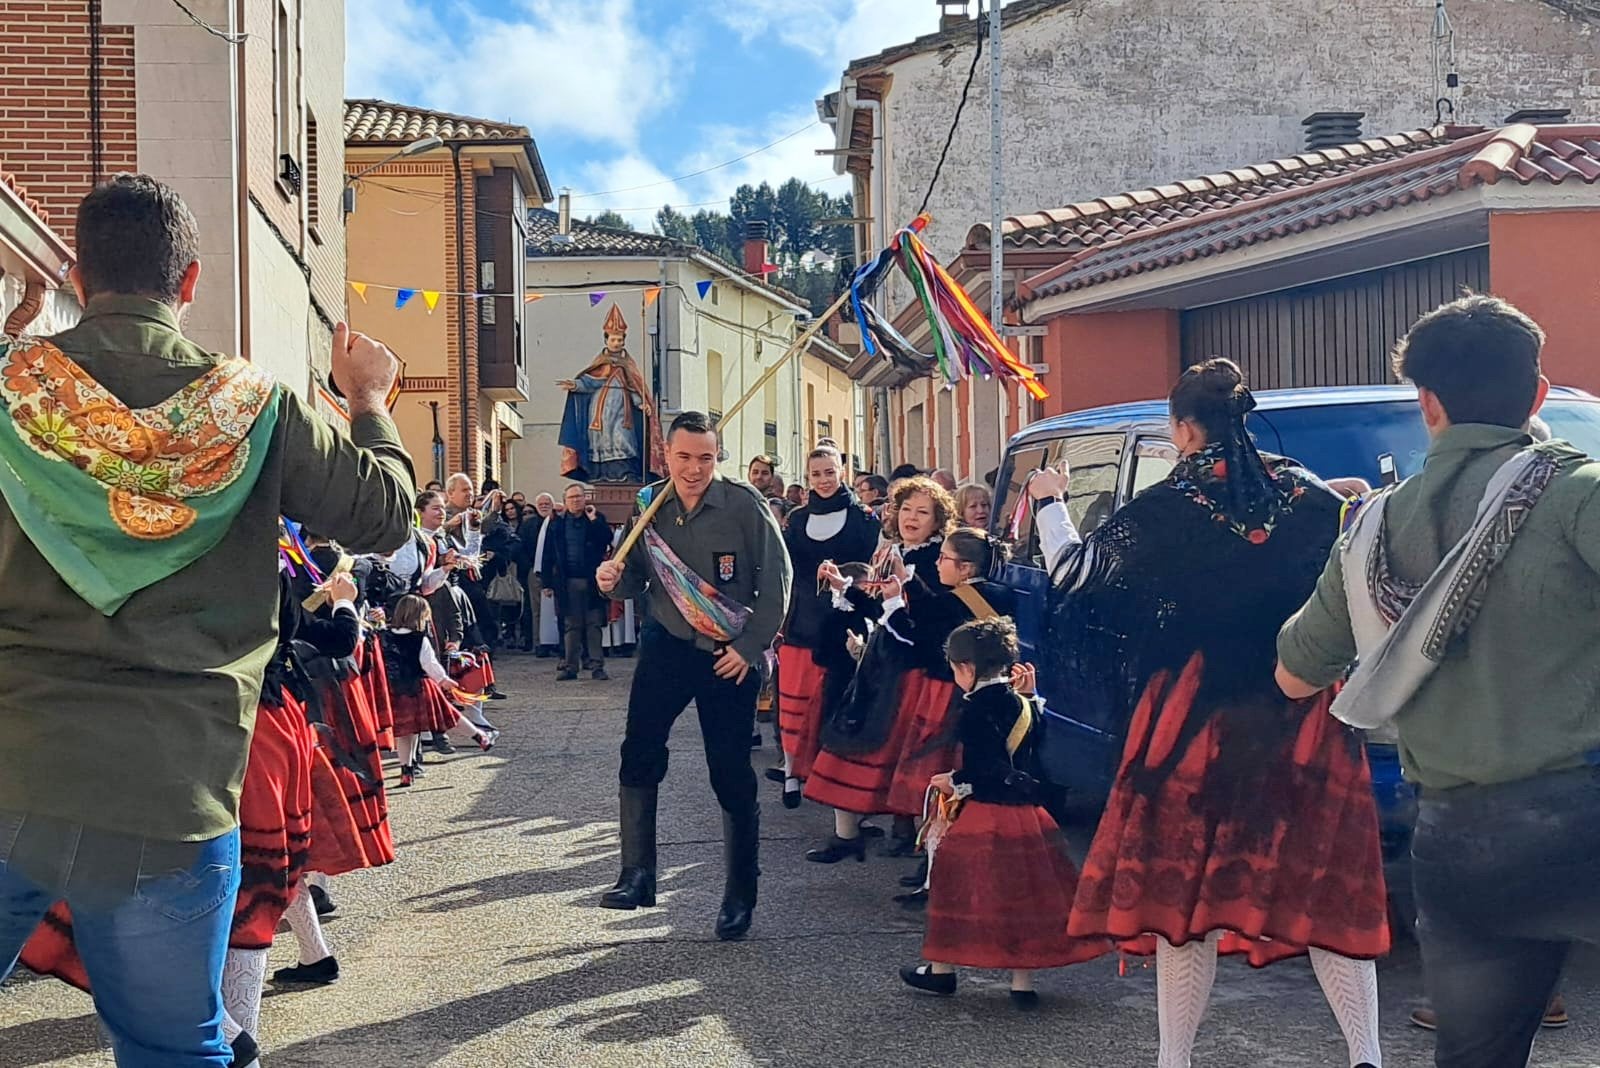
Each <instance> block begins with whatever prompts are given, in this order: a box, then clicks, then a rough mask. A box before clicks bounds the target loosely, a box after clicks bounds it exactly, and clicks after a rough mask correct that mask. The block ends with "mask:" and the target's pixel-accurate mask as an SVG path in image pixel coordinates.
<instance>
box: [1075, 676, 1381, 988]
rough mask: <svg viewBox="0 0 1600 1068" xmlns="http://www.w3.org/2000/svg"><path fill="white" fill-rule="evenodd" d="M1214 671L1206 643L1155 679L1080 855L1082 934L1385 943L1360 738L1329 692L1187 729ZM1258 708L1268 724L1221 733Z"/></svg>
mask: <svg viewBox="0 0 1600 1068" xmlns="http://www.w3.org/2000/svg"><path fill="white" fill-rule="evenodd" d="M1203 672H1204V662H1203V660H1202V658H1201V657H1200V656H1199V655H1198V654H1197V655H1196V656H1195V657H1194V658H1193V659H1192V660H1191V661H1190V663H1189V664H1188V665H1187V666H1186V667H1185V668H1184V670H1183V671H1182V672H1181V673H1179V674H1177V675H1176V676H1174V675H1173V674H1171V673H1162V674H1160V675H1157V676H1156V677H1155V678H1153V679H1152V680H1151V681H1150V684H1149V685H1148V687H1147V688H1146V690H1145V693H1144V696H1143V698H1142V700H1141V701H1140V702H1139V705H1138V707H1137V709H1136V710H1135V712H1134V715H1133V719H1132V721H1131V723H1130V724H1129V728H1128V739H1127V743H1126V746H1125V748H1124V751H1123V757H1122V766H1121V769H1120V771H1119V772H1118V775H1117V780H1116V783H1115V784H1114V785H1113V787H1112V790H1111V797H1110V800H1108V801H1107V802H1106V807H1105V813H1104V814H1103V815H1102V816H1101V818H1100V825H1099V827H1098V829H1097V830H1096V832H1095V837H1094V843H1093V845H1091V846H1090V849H1089V855H1088V857H1086V858H1085V860H1084V865H1083V875H1082V877H1081V878H1080V880H1079V883H1078V892H1077V896H1076V898H1075V900H1074V903H1073V910H1072V918H1071V923H1070V927H1069V930H1070V932H1071V933H1072V934H1075V935H1083V936H1095V935H1103V936H1109V937H1111V938H1114V939H1117V940H1119V941H1122V942H1124V945H1123V949H1124V950H1125V951H1127V952H1134V953H1154V952H1155V945H1156V943H1155V937H1154V936H1157V935H1159V936H1160V937H1162V938H1164V939H1166V940H1167V941H1168V942H1171V943H1172V944H1174V945H1182V944H1183V943H1185V942H1189V941H1191V940H1195V939H1201V938H1204V937H1206V936H1207V935H1208V934H1209V933H1211V932H1213V931H1221V932H1224V937H1223V939H1222V942H1221V947H1220V948H1221V951H1222V952H1224V953H1228V952H1233V953H1242V954H1245V955H1247V956H1248V958H1249V961H1250V963H1251V964H1252V965H1255V966H1257V967H1260V966H1262V965H1266V964H1270V963H1272V962H1273V961H1277V960H1281V959H1283V958H1285V957H1291V956H1296V955H1298V954H1302V953H1304V952H1305V951H1306V950H1307V949H1308V948H1309V947H1313V946H1315V947H1318V948H1320V949H1325V950H1328V951H1329V952H1332V953H1337V954H1339V955H1340V956H1345V957H1354V958H1357V959H1371V958H1375V957H1380V956H1383V955H1384V954H1385V953H1387V952H1388V950H1389V924H1388V906H1387V897H1386V893H1385V887H1384V879H1383V857H1382V853H1381V849H1380V846H1379V841H1378V817H1377V807H1376V803H1375V802H1374V800H1373V797H1372V779H1371V774H1370V772H1369V771H1368V768H1367V759H1366V750H1365V748H1364V746H1363V744H1362V740H1361V736H1360V735H1359V733H1358V732H1355V731H1353V730H1352V729H1351V728H1349V727H1346V726H1345V725H1344V724H1342V723H1340V722H1339V721H1338V720H1336V719H1334V718H1333V716H1332V715H1330V714H1329V712H1328V705H1329V703H1330V702H1331V701H1332V699H1333V697H1332V694H1331V693H1325V694H1322V695H1320V696H1319V697H1316V698H1313V699H1311V700H1309V701H1300V702H1289V701H1288V700H1287V699H1286V698H1282V697H1275V698H1272V699H1271V703H1270V704H1262V703H1260V702H1257V703H1256V704H1252V705H1239V706H1238V707H1237V708H1234V709H1229V708H1222V709H1219V710H1216V711H1214V712H1212V714H1211V715H1210V716H1209V718H1208V720H1207V722H1206V723H1205V724H1204V725H1203V726H1201V727H1200V728H1199V729H1198V730H1197V731H1185V730H1184V729H1183V728H1184V724H1185V721H1186V720H1187V719H1188V717H1189V716H1190V715H1192V714H1196V715H1197V714H1200V713H1199V712H1197V711H1196V709H1195V695H1196V694H1197V693H1198V692H1199V688H1200V683H1201V679H1202V675H1203ZM1264 713H1271V715H1270V716H1268V715H1265V714H1264ZM1252 715H1253V716H1254V717H1255V718H1256V719H1258V720H1260V721H1261V722H1262V723H1265V724H1267V725H1268V726H1267V727H1266V728H1258V729H1255V730H1253V731H1252V732H1251V733H1249V734H1246V735H1243V736H1230V735H1228V734H1227V733H1226V732H1225V725H1226V724H1228V723H1229V720H1230V716H1231V717H1232V721H1233V722H1235V723H1237V722H1240V721H1241V720H1243V719H1244V718H1245V717H1250V716H1252ZM1235 729H1237V728H1235ZM1191 735H1192V736H1191ZM1180 744H1181V745H1182V746H1183V748H1182V750H1181V752H1180V751H1179V750H1178V747H1179V745H1180ZM1240 747H1245V748H1246V749H1247V750H1248V751H1247V752H1244V749H1241V748H1240ZM1230 748H1231V749H1232V750H1233V752H1232V753H1230V752H1228V751H1227V750H1229V749H1230ZM1240 752H1244V755H1245V756H1246V758H1247V759H1244V760H1240V759H1239V756H1238V754H1239V753H1240ZM1174 761H1175V763H1174ZM1224 761H1227V763H1224ZM1168 765H1171V770H1170V772H1168V773H1166V774H1165V775H1164V777H1161V778H1159V779H1156V780H1155V785H1153V786H1152V785H1146V786H1145V787H1144V788H1142V789H1141V788H1139V783H1141V782H1146V783H1148V782H1149V781H1150V780H1151V779H1152V776H1151V774H1150V772H1151V770H1152V769H1157V768H1162V767H1166V766H1168ZM1219 768H1220V769H1222V771H1221V772H1220V773H1219V771H1218V769H1219Z"/></svg>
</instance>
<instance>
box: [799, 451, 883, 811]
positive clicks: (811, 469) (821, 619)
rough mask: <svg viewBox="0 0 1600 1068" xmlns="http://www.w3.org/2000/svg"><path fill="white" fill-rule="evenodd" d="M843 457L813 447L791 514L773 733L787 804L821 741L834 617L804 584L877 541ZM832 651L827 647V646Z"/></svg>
mask: <svg viewBox="0 0 1600 1068" xmlns="http://www.w3.org/2000/svg"><path fill="white" fill-rule="evenodd" d="M843 466H844V465H843V461H842V459H841V458H840V456H839V454H838V453H837V452H836V451H834V450H833V449H826V448H823V449H815V450H813V451H812V453H811V454H810V455H809V456H807V457H806V479H807V481H808V482H809V484H810V486H811V496H810V497H809V498H808V500H807V502H806V506H805V507H804V508H800V509H797V510H795V511H794V512H793V513H791V514H790V516H789V522H788V526H787V528H786V529H785V531H784V536H783V540H784V544H785V545H787V546H788V549H789V560H790V561H791V563H792V564H793V565H794V573H795V574H796V575H798V576H800V588H797V589H796V590H795V591H794V594H793V597H792V598H791V604H790V608H789V620H788V622H787V623H786V624H785V625H784V628H783V644H782V645H780V646H779V647H778V731H779V737H780V740H781V741H782V744H783V767H782V768H781V769H776V770H778V771H779V772H780V774H779V775H778V776H777V778H779V779H780V781H782V782H783V804H784V807H785V808H796V807H798V806H799V804H800V788H801V783H802V782H803V781H804V780H805V779H806V778H808V777H809V776H810V775H811V764H812V761H813V760H815V759H816V756H817V748H818V747H819V746H820V745H821V737H822V716H823V692H824V690H825V689H826V688H827V684H828V671H827V670H826V669H825V668H824V667H823V665H822V664H821V663H819V662H818V661H819V659H820V660H823V661H826V660H827V653H822V654H820V655H819V645H821V644H822V643H823V642H824V641H826V640H827V639H828V638H829V637H831V636H832V635H830V634H828V631H829V628H828V626H827V623H828V620H829V617H830V616H832V615H833V614H834V608H833V598H832V596H831V594H830V593H829V592H828V591H827V590H826V589H825V588H822V587H821V586H820V585H819V588H817V589H814V590H813V589H807V588H805V584H806V583H809V582H810V581H811V579H812V576H816V577H817V579H819V580H820V579H821V578H822V567H823V565H824V564H826V563H829V562H832V563H834V564H849V563H865V562H866V561H868V560H870V559H872V554H873V551H874V550H875V549H876V548H877V546H878V523H877V520H875V519H873V518H872V516H871V515H870V514H868V512H867V510H866V509H864V508H862V507H861V504H860V502H859V501H858V500H857V499H856V495H855V494H854V493H853V492H852V491H851V490H850V489H849V488H847V487H846V486H844V485H843V483H842V482H841V474H842V468H843ZM830 651H831V650H830Z"/></svg>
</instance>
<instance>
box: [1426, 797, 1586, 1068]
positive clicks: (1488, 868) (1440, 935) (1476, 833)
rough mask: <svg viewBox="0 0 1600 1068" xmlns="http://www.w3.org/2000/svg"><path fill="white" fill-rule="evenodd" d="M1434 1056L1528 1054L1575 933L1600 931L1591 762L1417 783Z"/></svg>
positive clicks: (1504, 1063) (1509, 1062)
mask: <svg viewBox="0 0 1600 1068" xmlns="http://www.w3.org/2000/svg"><path fill="white" fill-rule="evenodd" d="M1411 857H1412V878H1413V881H1414V884H1415V887H1416V896H1417V939H1418V941H1419V942H1420V943H1421V945H1422V964H1423V976H1424V980H1425V982H1426V985H1427V989H1428V996H1429V998H1430V999H1431V1000H1432V1001H1433V1008H1434V1011H1435V1012H1436V1013H1438V1016H1439V1033H1438V1040H1437V1046H1436V1049H1435V1054H1434V1057H1435V1061H1434V1063H1435V1064H1437V1065H1438V1066H1439V1068H1513V1066H1519V1068H1520V1066H1521V1065H1525V1064H1527V1063H1528V1054H1529V1051H1530V1050H1531V1049H1532V1047H1533V1040H1534V1036H1535V1035H1537V1034H1538V1032H1539V1020H1540V1017H1542V1016H1543V1015H1544V1010H1545V1005H1546V1003H1547V1002H1548V1001H1549V1000H1550V995H1551V994H1552V993H1554V991H1555V989H1556V983H1557V981H1558V980H1559V979H1560V976H1561V967H1562V965H1563V964H1564V963H1565V961H1566V959H1567V954H1568V952H1569V951H1570V950H1571V948H1572V946H1573V944H1574V943H1578V942H1588V943H1590V944H1597V943H1600V770H1597V769H1595V768H1580V769H1578V770H1576V771H1564V772H1554V773H1547V774H1544V775H1538V776H1535V777H1533V778H1531V779H1523V780H1521V781H1519V782H1511V783H1504V784H1501V785H1496V786H1464V787H1461V788H1459V789H1455V790H1441V791H1430V792H1427V793H1425V794H1424V796H1423V799H1422V802H1421V805H1420V806H1419V809H1418V813H1417V832H1416V838H1415V839H1414V841H1413V844H1412V847H1411Z"/></svg>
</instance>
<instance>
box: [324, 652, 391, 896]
mask: <svg viewBox="0 0 1600 1068" xmlns="http://www.w3.org/2000/svg"><path fill="white" fill-rule="evenodd" d="M319 689H320V693H319V696H320V698H321V701H322V707H323V709H324V712H325V715H326V716H327V722H328V723H329V725H330V726H331V728H332V735H333V736H332V737H331V738H330V739H326V744H327V749H328V752H327V757H328V762H329V763H330V764H332V765H333V771H334V775H335V776H336V777H337V779H338V782H339V787H340V792H341V793H342V794H343V795H344V798H345V801H346V803H347V804H348V805H349V807H350V811H351V813H352V814H353V815H354V817H355V821H356V830H357V832H358V833H359V834H360V836H361V851H362V854H363V855H364V856H365V858H366V861H367V866H368V867H378V866H380V865H383V864H389V863H391V862H393V860H394V835H393V833H392V832H391V831H390V829H389V799H388V797H387V795H385V794H384V791H383V756H382V754H381V753H380V752H379V749H378V719H377V716H376V714H375V713H374V712H373V711H372V706H371V704H370V703H369V702H368V701H367V697H366V692H365V689H366V688H365V687H364V686H362V685H361V680H360V676H359V675H355V674H352V675H350V677H349V678H347V679H344V680H342V681H341V682H339V684H338V685H337V686H333V685H331V684H328V683H322V684H320V686H319ZM324 874H328V873H324Z"/></svg>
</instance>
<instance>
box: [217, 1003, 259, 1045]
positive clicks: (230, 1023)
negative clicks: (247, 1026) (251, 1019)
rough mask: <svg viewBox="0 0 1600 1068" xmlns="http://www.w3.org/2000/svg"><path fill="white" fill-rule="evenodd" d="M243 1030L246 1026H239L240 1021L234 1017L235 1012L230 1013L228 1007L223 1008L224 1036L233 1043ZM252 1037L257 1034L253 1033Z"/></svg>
mask: <svg viewBox="0 0 1600 1068" xmlns="http://www.w3.org/2000/svg"><path fill="white" fill-rule="evenodd" d="M243 1030H244V1028H242V1027H240V1026H239V1021H238V1020H235V1019H234V1018H233V1014H232V1013H230V1012H229V1011H228V1010H227V1009H223V1010H222V1037H223V1038H225V1039H227V1040H228V1041H229V1042H230V1043H231V1042H232V1041H233V1040H234V1039H236V1038H238V1037H239V1032H240V1031H243ZM250 1037H251V1038H254V1037H255V1036H254V1035H251V1036H250Z"/></svg>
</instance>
